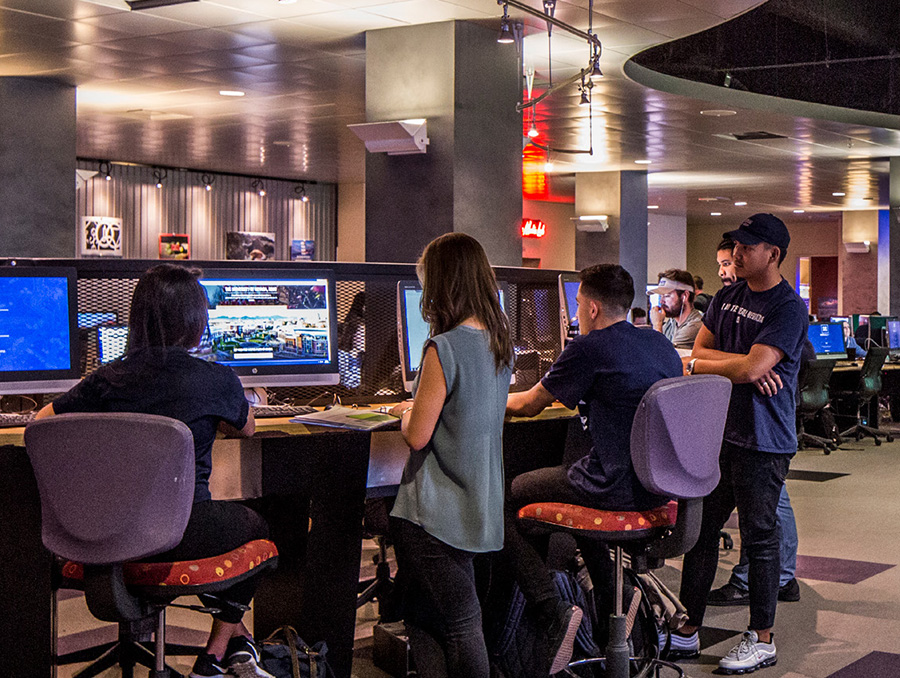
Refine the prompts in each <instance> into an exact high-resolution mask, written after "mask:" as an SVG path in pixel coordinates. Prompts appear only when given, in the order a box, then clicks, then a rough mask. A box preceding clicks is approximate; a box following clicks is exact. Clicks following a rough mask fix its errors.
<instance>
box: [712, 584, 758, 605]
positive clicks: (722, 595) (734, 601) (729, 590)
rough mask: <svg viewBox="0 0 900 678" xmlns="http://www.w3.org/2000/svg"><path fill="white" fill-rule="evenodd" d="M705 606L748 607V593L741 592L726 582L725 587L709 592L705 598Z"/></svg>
mask: <svg viewBox="0 0 900 678" xmlns="http://www.w3.org/2000/svg"><path fill="white" fill-rule="evenodd" d="M706 604H707V605H713V606H716V607H723V606H726V605H749V604H750V592H749V591H742V590H741V589H739V588H738V587H737V586H735V585H734V584H732V583H731V582H728V583H727V584H725V586H723V587H721V588H718V589H713V590H712V591H710V592H709V595H708V596H707V597H706Z"/></svg>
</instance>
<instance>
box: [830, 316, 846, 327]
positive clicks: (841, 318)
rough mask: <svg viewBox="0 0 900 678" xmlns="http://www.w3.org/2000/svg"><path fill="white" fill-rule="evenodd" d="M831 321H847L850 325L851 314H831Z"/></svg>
mask: <svg viewBox="0 0 900 678" xmlns="http://www.w3.org/2000/svg"><path fill="white" fill-rule="evenodd" d="M829 322H833V323H847V326H848V327H849V326H850V316H839V315H833V316H831V318H829Z"/></svg>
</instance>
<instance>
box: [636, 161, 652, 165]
mask: <svg viewBox="0 0 900 678" xmlns="http://www.w3.org/2000/svg"><path fill="white" fill-rule="evenodd" d="M651 162H653V161H652V160H635V161H634V164H635V165H649V164H650V163H651Z"/></svg>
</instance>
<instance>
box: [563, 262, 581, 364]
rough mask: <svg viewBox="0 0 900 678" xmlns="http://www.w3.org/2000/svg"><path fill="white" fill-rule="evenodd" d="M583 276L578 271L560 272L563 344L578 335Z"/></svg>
mask: <svg viewBox="0 0 900 678" xmlns="http://www.w3.org/2000/svg"><path fill="white" fill-rule="evenodd" d="M579 285H581V278H580V276H579V274H578V273H560V274H559V314H560V318H559V319H560V330H561V334H562V337H561V341H562V344H561V345H562V346H563V348H565V346H566V344H567V343H568V342H569V341H570V340H571V339H573V338H575V337H577V336H578V301H577V300H576V299H575V297H576V296H577V295H578V287H579Z"/></svg>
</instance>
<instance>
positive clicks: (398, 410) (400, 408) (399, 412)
mask: <svg viewBox="0 0 900 678" xmlns="http://www.w3.org/2000/svg"><path fill="white" fill-rule="evenodd" d="M412 406H413V401H412V400H404V401H403V402H402V403H397V404H396V405H394V406H393V407H392V408H391V409H390V412H388V414H392V415H394V416H395V417H402V416H403V413H404V412H406V410H408V409H410V408H411V407H412Z"/></svg>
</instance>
